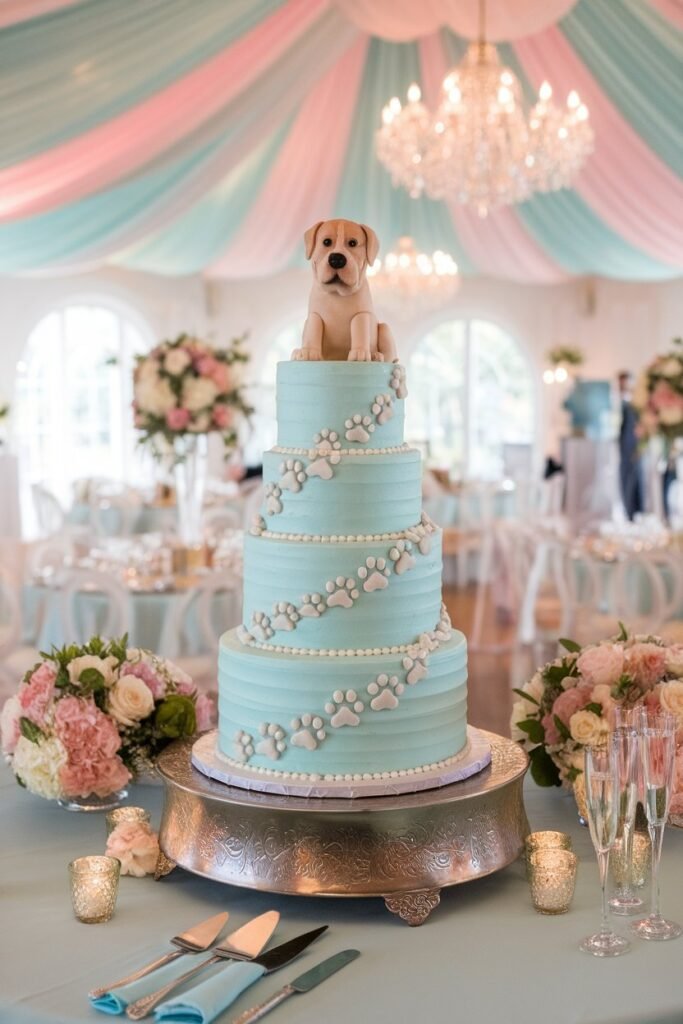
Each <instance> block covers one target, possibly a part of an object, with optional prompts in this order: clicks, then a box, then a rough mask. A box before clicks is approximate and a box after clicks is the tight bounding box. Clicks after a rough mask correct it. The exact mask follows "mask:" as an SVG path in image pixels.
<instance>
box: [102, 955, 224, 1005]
mask: <svg viewBox="0 0 683 1024" xmlns="http://www.w3.org/2000/svg"><path fill="white" fill-rule="evenodd" d="M167 952H168V950H167V949H164V950H161V951H160V952H159V953H158V954H157V956H161V955H162V953H167ZM207 955H208V956H210V955H211V951H210V950H209V951H207ZM152 959H154V958H153V957H150V960H152ZM200 959H201V954H196V955H194V954H193V955H191V956H179V957H178V959H177V960H173V961H171V963H170V964H166V965H165V966H164V967H159V968H158V969H157V970H156V971H152V972H151V974H146V975H145V976H144V978H139V979H138V981H131V982H130V984H129V985H122V986H121V987H120V988H113V989H112V990H111V992H105V994H104V995H103V996H99V997H98V998H97V999H91V1000H90V1005H91V1006H93V1007H94V1008H95V1009H96V1010H99V1011H100V1013H109V1014H112V1015H113V1014H117V1013H125V1012H126V1007H127V1006H128V1004H129V1003H134V1002H135V1000H136V999H141V998H142V997H143V996H146V995H149V993H150V992H156V990H157V989H158V988H161V987H162V986H163V985H167V984H168V983H169V982H171V981H173V980H174V978H179V977H180V975H181V974H184V973H185V971H189V970H190V968H191V967H194V966H195V965H197V964H199V962H200ZM218 966H220V965H218ZM207 970H211V968H207ZM188 984H189V982H188Z"/></svg>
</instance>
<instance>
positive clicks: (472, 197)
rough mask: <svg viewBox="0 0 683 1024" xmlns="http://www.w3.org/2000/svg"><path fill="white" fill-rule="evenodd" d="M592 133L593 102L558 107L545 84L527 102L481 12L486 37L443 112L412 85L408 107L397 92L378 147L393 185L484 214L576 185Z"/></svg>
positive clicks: (574, 100)
mask: <svg viewBox="0 0 683 1024" xmlns="http://www.w3.org/2000/svg"><path fill="white" fill-rule="evenodd" d="M593 138H594V136H593V129H592V127H591V124H590V118H589V113H588V108H587V107H586V106H585V104H583V103H582V102H581V100H580V98H579V95H578V93H577V92H575V91H572V92H570V93H569V96H568V97H567V103H566V106H565V107H559V106H558V105H557V104H555V103H554V102H553V93H552V88H551V87H550V84H549V83H548V82H544V83H543V84H542V86H541V88H540V90H539V94H538V99H537V101H536V102H535V103H534V105H533V106H532V107H531V108H530V109H528V108H527V106H526V104H525V102H524V99H523V96H522V89H521V86H520V83H519V80H518V79H517V78H516V76H515V75H514V74H513V72H512V71H511V70H510V68H507V67H505V66H504V65H503V64H501V62H500V58H499V56H498V51H497V49H496V47H495V46H493V45H491V44H490V43H487V42H486V41H485V39H484V36H483V14H482V31H481V38H480V40H479V42H476V43H471V44H470V45H469V46H468V48H467V53H466V54H465V57H464V58H463V60H462V62H461V63H460V64H459V65H458V66H457V67H456V68H454V69H453V70H452V71H451V72H450V73H449V74H448V75H447V76H446V78H445V79H444V81H443V85H442V98H441V103H440V104H439V107H438V109H437V111H436V113H435V114H432V113H431V112H430V111H429V109H428V108H427V107H426V106H425V104H424V103H423V102H422V98H421V93H420V88H419V86H418V85H416V84H413V85H411V86H410V88H409V89H408V101H407V103H406V104H405V106H402V105H401V101H400V100H399V99H398V98H397V97H394V98H393V99H392V100H390V102H389V103H388V104H387V105H386V106H385V107H384V109H383V111H382V125H381V127H380V128H379V130H378V131H377V133H376V151H377V156H378V158H379V160H380V162H381V163H382V164H383V165H384V167H386V169H387V170H388V171H389V173H390V174H391V178H392V181H393V183H394V184H395V185H401V186H403V187H404V188H405V189H407V191H408V192H409V193H410V195H411V196H412V197H413V198H414V199H417V198H419V197H420V196H421V195H422V194H423V193H425V194H426V195H427V196H429V197H430V198H431V199H449V200H453V201H455V202H457V203H461V204H463V205H466V206H474V207H475V208H476V209H477V211H478V212H479V214H480V215H481V216H482V217H485V216H486V215H487V214H488V212H489V211H490V210H492V209H494V208H495V207H497V206H507V205H511V204H514V203H520V202H523V201H524V200H525V199H528V198H529V197H530V196H531V195H532V194H533V193H534V192H553V191H555V190H557V189H560V188H567V187H568V186H569V185H570V184H571V182H572V180H573V178H574V176H575V175H576V174H577V172H578V171H579V170H580V168H581V167H582V166H583V164H584V162H585V161H586V159H587V157H588V155H589V154H590V153H591V151H592V149H593Z"/></svg>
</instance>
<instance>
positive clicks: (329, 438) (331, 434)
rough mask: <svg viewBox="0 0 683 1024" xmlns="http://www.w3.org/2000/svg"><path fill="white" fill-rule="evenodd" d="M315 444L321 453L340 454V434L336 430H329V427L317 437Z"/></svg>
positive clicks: (314, 440)
mask: <svg viewBox="0 0 683 1024" xmlns="http://www.w3.org/2000/svg"><path fill="white" fill-rule="evenodd" d="M313 443H314V444H315V447H316V448H317V450H318V451H319V452H338V451H339V449H340V448H341V441H340V440H339V434H338V433H337V432H336V431H335V430H328V429H327V427H326V428H325V429H324V430H321V431H320V433H319V434H316V435H315V437H314V438H313Z"/></svg>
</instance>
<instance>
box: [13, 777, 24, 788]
mask: <svg viewBox="0 0 683 1024" xmlns="http://www.w3.org/2000/svg"><path fill="white" fill-rule="evenodd" d="M14 778H15V779H16V780H17V785H19V786H21V788H22V789H26V783H25V782H24V780H23V779H20V778H19V776H18V775H15V776H14Z"/></svg>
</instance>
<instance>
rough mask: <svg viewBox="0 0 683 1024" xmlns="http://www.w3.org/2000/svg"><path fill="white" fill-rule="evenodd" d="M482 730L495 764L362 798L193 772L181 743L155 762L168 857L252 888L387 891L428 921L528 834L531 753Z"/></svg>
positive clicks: (413, 921) (403, 908) (187, 745)
mask: <svg viewBox="0 0 683 1024" xmlns="http://www.w3.org/2000/svg"><path fill="white" fill-rule="evenodd" d="M477 732H478V733H479V734H480V736H481V737H482V738H483V739H484V740H485V741H487V742H488V743H489V744H490V747H491V763H490V765H489V766H488V767H486V768H484V769H483V771H481V772H479V773H478V774H477V775H474V776H472V777H470V778H468V779H466V780H465V781H463V782H457V783H453V784H451V785H448V786H443V787H441V788H439V789H431V790H425V791H423V792H420V793H404V794H400V795H398V796H393V795H392V796H379V797H378V796H375V797H360V798H358V799H355V800H348V799H342V798H337V797H328V798H302V797H292V796H279V795H274V794H271V793H260V792H253V791H248V790H244V789H238V788H237V787H235V786H227V785H225V784H224V783H222V782H216V781H214V780H213V779H210V778H208V777H207V776H206V775H204V774H203V773H201V772H199V771H197V769H196V768H194V767H193V765H192V743H191V742H190V741H182V742H177V743H174V744H172V745H171V746H170V747H167V748H166V750H165V751H164V752H163V753H162V754H161V756H160V758H159V762H158V769H159V773H160V775H161V777H162V779H163V782H164V787H165V800H164V811H163V817H162V822H161V830H160V845H161V849H162V851H163V855H164V856H165V858H167V860H168V861H170V862H174V863H175V864H178V865H180V866H181V867H183V868H185V869H187V870H188V871H191V872H193V873H195V874H198V875H202V876H204V877H206V878H212V879H215V880H216V881H218V882H227V883H228V884H230V885H236V886H241V887H244V888H248V889H259V890H263V891H265V892H276V893H285V894H288V895H298V896H346V897H350V896H355V897H358V896H374V897H381V898H382V899H384V902H385V904H386V906H387V907H388V909H389V910H390V911H392V913H395V914H398V915H399V916H400V917H401V918H402V919H403V920H404V921H407V922H408V924H410V925H420V924H422V923H423V922H424V921H425V920H426V919H427V917H428V916H429V914H430V913H431V912H432V910H434V908H435V907H436V906H437V905H438V903H439V899H440V893H441V889H443V888H446V887H447V886H451V885H459V884H460V883H462V882H469V881H472V880H473V879H476V878H481V877H483V876H484V875H489V874H491V873H492V872H494V871H499V870H500V869H501V868H504V867H506V866H507V865H508V864H510V863H511V862H512V861H513V860H515V859H516V858H517V857H518V856H519V854H520V852H521V851H522V849H523V846H524V838H525V836H526V835H527V834H528V832H529V824H528V822H527V817H526V812H525V810H524V803H523V799H522V784H523V781H524V775H525V773H526V770H527V767H528V758H527V756H526V754H525V753H524V751H523V750H521V748H520V747H519V746H518V745H517V744H516V743H513V742H512V741H511V740H509V739H504V738H503V737H502V736H497V735H495V734H494V733H489V732H483V731H480V730H477ZM160 873H163V872H160Z"/></svg>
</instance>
